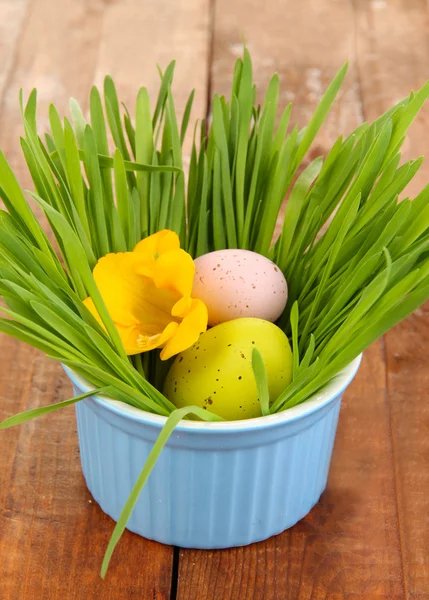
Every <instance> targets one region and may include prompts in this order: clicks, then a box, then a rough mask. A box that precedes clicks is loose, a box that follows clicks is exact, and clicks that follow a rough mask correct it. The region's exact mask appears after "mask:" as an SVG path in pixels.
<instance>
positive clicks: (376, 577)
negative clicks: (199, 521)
mask: <svg viewBox="0 0 429 600" xmlns="http://www.w3.org/2000/svg"><path fill="white" fill-rule="evenodd" d="M387 4H388V3H385V2H369V1H368V2H356V3H355V6H353V4H346V3H343V2H335V1H334V2H330V3H327V2H320V1H319V2H314V1H313V2H311V1H307V0H306V1H304V2H300V3H291V4H288V6H287V17H285V18H282V15H281V6H280V3H278V2H275V1H270V2H265V3H264V9H263V10H261V6H260V3H259V2H244V0H243V1H242V2H240V1H236V2H228V1H227V0H225V1H224V0H217V2H216V21H215V44H214V62H213V65H212V78H213V82H212V87H213V89H214V90H215V91H220V92H221V93H228V88H229V80H230V72H231V68H232V65H233V62H234V60H235V59H236V57H237V55H238V54H239V52H240V47H241V46H240V42H241V33H242V34H243V36H244V38H245V40H246V43H247V45H248V47H249V49H250V51H251V53H252V58H253V61H254V72H255V78H256V81H257V83H258V85H260V86H261V88H262V89H264V88H266V85H267V83H268V78H269V76H270V75H271V73H272V72H273V71H274V70H277V71H278V72H279V74H280V79H281V85H282V88H283V89H285V88H286V91H285V92H284V100H285V101H289V100H293V101H294V103H296V107H295V106H294V112H293V120H294V122H296V123H299V125H300V126H303V125H304V124H305V123H306V121H307V120H308V117H309V116H310V115H311V113H312V112H313V110H314V108H315V105H316V103H317V101H318V100H319V98H320V95H321V93H322V90H323V89H324V88H325V87H326V85H327V84H328V82H329V80H330V79H331V78H332V77H333V75H334V73H335V72H336V70H337V69H338V68H339V66H340V65H341V64H342V63H343V62H345V61H346V60H347V59H348V60H350V61H351V69H350V72H349V75H348V79H347V83H346V87H345V91H344V92H343V94H342V95H341V96H340V97H339V99H338V100H337V102H336V104H335V106H334V109H333V111H332V114H331V116H330V118H329V119H328V121H327V123H326V125H325V126H324V127H323V130H322V132H321V134H320V135H319V137H318V140H317V143H316V147H315V149H313V154H312V155H313V156H314V155H315V154H325V152H326V149H327V148H329V146H330V145H331V144H332V142H333V141H334V139H335V138H336V137H337V135H338V134H339V133H341V132H345V133H347V132H349V131H350V130H351V129H353V128H354V127H355V126H356V125H357V124H359V123H360V122H362V121H363V120H364V119H373V118H375V117H376V116H378V115H379V114H381V113H382V112H383V111H384V110H386V109H387V108H389V106H391V105H392V104H393V103H394V102H395V101H397V100H398V99H400V98H401V97H403V96H404V95H406V94H408V93H409V90H410V89H412V88H414V89H416V88H417V87H418V86H419V85H421V84H422V83H424V80H425V79H426V77H427V74H426V75H425V70H424V66H423V65H424V57H426V59H427V56H428V52H427V50H426V44H427V42H426V41H424V40H423V39H422V46H420V47H419V48H416V49H414V50H413V49H412V47H411V46H412V45H413V44H412V42H411V39H410V38H411V37H412V31H417V39H418V40H420V37H419V36H422V38H423V37H424V35H425V29H424V28H423V27H418V26H417V21H418V19H420V20H421V21H422V22H424V21H425V13H424V6H423V4H424V3H423V2H421V3H419V2H414V3H412V7H410V6H409V5H406V4H404V3H402V8H401V7H399V5H400V4H401V3H399V2H397V3H389V7H388V6H387ZM391 4H393V6H394V7H395V9H396V11H395V12H396V17H397V18H398V19H399V21H401V19H403V20H405V25H404V27H403V28H402V27H401V25H400V24H396V26H395V27H394V28H393V29H394V31H393V35H392V37H391V38H389V33H390V28H389V25H388V24H386V23H384V25H383V17H382V16H381V15H380V17H378V13H377V11H379V12H382V11H383V10H384V9H386V11H387V10H390V11H391V12H392V8H391ZM395 4H396V6H395ZM285 10H286V9H285ZM401 12H402V14H401ZM242 14H246V19H245V20H244V27H243V29H242V30H240V29H239V28H238V27H237V22H238V18H239V17H238V16H239V15H242ZM310 14H311V17H310ZM374 14H376V15H377V16H376V17H374ZM375 18H377V19H378V21H377V25H378V29H377V28H376V27H375V21H374V19H375ZM391 18H392V19H393V16H392V15H391ZM426 18H427V17H426ZM241 23H243V21H241ZM241 23H240V26H241ZM371 23H372V25H371V26H370V25H369V24H371ZM392 25H393V24H392ZM406 35H408V36H410V37H409V39H408V41H407V43H406V46H405V48H406V49H408V54H406V52H407V50H406V49H405V50H404V49H403V48H402V49H398V48H397V47H395V48H394V47H393V46H395V45H396V46H397V45H399V46H400V45H401V41H405V40H404V38H405V36H406ZM401 36H402V37H401ZM401 52H402V55H400V53H401ZM392 56H394V57H395V56H396V59H393V60H392ZM395 60H397V61H398V63H399V67H398V69H397V70H398V72H399V73H398V74H395V76H394V77H392V81H390V79H389V74H390V73H391V72H393V71H394V70H395V67H394V65H395ZM416 61H417V63H418V64H417V66H416ZM419 61H420V62H419ZM370 63H371V64H372V65H373V70H371V69H370V68H369V66H368V65H369V64H370ZM411 64H412V65H413V66H412V68H411V69H409V71H411V73H412V74H411V76H410V72H409V71H408V73H407V77H402V76H401V73H402V71H404V72H405V71H407V70H408V66H409V65H411ZM419 65H420V67H419ZM375 71H376V72H377V73H378V74H380V73H384V72H386V74H385V77H384V79H383V84H384V86H383V87H382V88H381V87H379V86H378V79H377V77H376V76H374V72H375ZM322 73H323V75H321V74H322ZM325 76H326V80H325V79H324V77H325ZM380 79H381V78H380ZM380 86H381V84H380ZM381 89H382V90H383V91H382V92H381V91H380V90H381ZM378 93H380V94H381V95H382V96H379V97H378V100H377V94H378ZM428 110H429V108H428V109H425V111H424V112H423V114H422V116H421V117H420V118H419V119H420V120H419V121H417V123H416V124H415V126H414V127H413V128H412V130H411V132H410V135H409V138H408V139H407V142H406V154H407V156H418V155H419V154H420V153H422V151H424V150H426V151H427V141H426V142H425V133H424V132H425V131H427V129H426V128H425V129H423V128H422V124H426V125H427V116H426V114H427V112H428ZM425 144H426V147H425ZM427 180H428V171H427V170H423V171H422V173H421V175H420V180H419V181H418V182H417V187H415V189H419V186H420V187H421V185H422V184H423V183H425V182H426V181H427ZM414 318H415V317H412V318H411V319H410V320H408V321H407V322H406V323H405V324H403V325H402V326H401V329H399V330H398V331H402V330H403V331H404V333H403V335H404V336H405V335H407V334H406V332H407V331H408V329H409V328H412V322H413V319H414ZM421 321H423V322H425V323H427V316H426V321H425V318H424V317H423V316H422V317H421ZM426 327H427V325H426ZM420 332H421V333H420V337H419V338H418V340H414V342H415V343H414V344H413V345H414V347H415V345H416V344H420V347H424V341H423V340H424V339H425V338H424V335H425V334H426V336H427V330H424V329H423V330H422V329H421V328H420ZM395 335H398V333H395V332H392V333H391V334H390V337H391V336H395ZM390 337H388V338H387V339H388V340H390ZM427 339H428V338H427V337H426V340H427ZM387 347H388V348H390V341H389V342H388V346H387ZM412 360H413V351H412V349H411V346H409V354H408V362H407V365H408V364H409V363H410V362H411V361H412ZM424 364H427V359H426V357H422V358H421V361H420V367H416V369H417V371H418V372H419V373H420V379H417V381H418V382H419V383H418V386H419V387H418V390H420V396H419V398H420V403H419V401H418V400H417V399H416V400H415V402H414V404H413V406H414V412H413V415H412V417H411V416H410V417H408V419H409V424H408V425H407V426H406V427H404V428H403V431H402V435H399V436H398V437H397V439H396V440H395V436H396V434H397V432H396V431H395V430H394V428H395V424H396V428H397V429H398V428H399V427H400V426H401V425H402V426H403V419H402V418H401V417H404V415H403V413H404V412H406V410H407V409H406V405H405V402H402V403H399V402H398V403H397V404H395V406H396V412H395V410H393V409H392V408H391V402H392V400H389V399H388V397H387V396H386V387H385V386H386V380H387V381H388V382H389V386H390V387H389V397H390V389H391V387H393V382H392V374H391V372H390V363H389V362H388V367H389V372H387V371H386V362H385V352H384V345H383V343H382V342H380V343H378V344H376V345H374V346H373V347H372V348H371V349H370V350H369V351H368V352H367V353H366V356H365V359H364V362H363V364H362V367H361V370H360V373H359V374H358V377H357V379H356V382H355V383H354V384H353V385H352V386H351V388H350V390H348V392H347V393H346V396H345V402H344V406H343V409H342V415H341V419H340V426H339V431H338V437H337V441H336V446H335V451H334V458H333V464H332V470H331V474H330V479H329V484H328V489H327V491H326V492H325V494H324V495H323V496H322V499H321V502H320V504H319V505H318V506H317V507H316V508H315V509H314V510H313V511H312V512H311V513H310V515H309V516H308V517H307V519H305V520H304V521H303V522H301V523H299V524H298V525H297V526H296V527H294V528H292V529H291V530H290V531H288V532H285V533H284V534H282V535H280V536H278V537H277V538H275V540H268V541H267V542H265V543H261V544H256V545H254V546H249V547H247V548H239V549H233V550H227V551H219V552H211V553H203V552H197V551H187V550H182V551H181V553H180V563H179V586H178V595H177V597H178V599H179V600H190V599H191V598H194V597H197V598H201V599H207V600H208V599H209V598H210V599H212V598H213V599H214V600H223V599H230V598H231V599H232V598H241V597H243V598H251V599H255V600H259V599H266V598H267V599H277V598H288V599H293V600H295V599H298V600H301V599H302V600H304V599H305V600H307V599H311V600H318V599H319V598H320V599H322V598H323V599H325V598H329V599H335V600H336V599H340V598H353V599H357V598H359V599H360V598H362V599H366V598H386V599H388V598H389V599H390V598H397V599H398V600H399V599H401V598H414V596H413V593H423V594H424V593H426V596H424V595H423V596H421V598H423V597H428V596H429V582H428V581H427V579H426V577H427V567H426V566H425V561H424V559H423V557H424V556H427V549H428V548H427V541H426V540H427V533H428V530H427V525H426V520H425V519H423V526H422V519H420V518H418V517H416V512H413V511H412V510H411V508H414V509H417V510H418V509H419V508H420V509H423V511H422V512H419V514H423V515H425V514H426V513H427V505H426V504H425V503H426V497H425V494H424V492H423V490H424V489H426V490H427V489H429V487H428V481H427V477H426V475H423V473H425V474H426V473H427V441H426V440H425V432H427V423H426V421H423V423H422V424H421V425H420V426H419V425H418V422H420V423H421V420H419V417H420V415H421V412H420V411H421V410H422V409H421V403H422V395H423V390H424V383H423V382H427V376H425V375H424V371H423V370H422V369H423V365H424ZM419 369H420V371H419ZM407 376H408V373H407V369H406V368H404V369H403V370H402V372H401V376H400V377H401V382H402V383H401V384H398V388H399V389H401V386H402V387H403V390H404V393H406V392H405V390H407V389H408V388H407ZM425 377H426V378H425ZM395 383H396V382H395ZM418 390H417V392H416V393H417V395H418ZM393 397H394V396H392V399H393ZM399 405H400V407H401V409H402V410H401V411H400V409H399V408H398V406H399ZM391 410H392V411H393V412H392V415H391ZM424 414H425V412H424V411H423V414H422V415H421V417H422V418H423V419H424ZM395 418H396V421H395ZM410 430H412V431H413V432H414V433H415V436H416V437H415V443H414V446H412V447H411V446H410V445H409V443H408V446H407V447H406V449H408V452H407V451H406V450H405V453H406V454H407V455H408V457H409V458H410V460H412V458H413V457H414V460H415V461H417V459H418V457H421V458H420V459H419V461H417V463H416V464H418V465H419V467H418V468H417V469H411V470H410V469H407V466H408V465H409V463H408V462H407V460H406V459H405V458H404V459H403V460H402V461H399V465H400V466H401V472H399V469H400V467H399V466H398V459H397V456H398V454H399V453H400V452H402V453H403V452H404V449H403V448H402V446H406V444H407V442H406V440H407V439H408V435H409V431H410ZM392 433H393V438H394V439H393V440H392ZM401 440H402V445H400V443H401ZM402 455H403V454H402ZM425 457H426V458H425ZM405 471H406V472H407V473H408V476H407V477H405V473H404V472H405ZM407 478H408V481H409V482H410V483H411V482H413V483H414V489H415V493H414V494H413V493H409V492H407V488H406V486H405V485H403V484H402V481H403V482H404V483H405V481H406V480H407ZM398 479H399V480H401V483H400V484H399V485H398ZM414 479H415V481H414ZM397 493H398V498H399V503H398V502H397V497H396V494H397ZM401 493H402V494H403V495H404V499H402V498H401ZM401 502H402V503H403V506H402V505H401ZM406 503H408V506H405V504H406ZM425 508H426V511H425V510H424V509H425ZM402 530H406V533H405V534H403V533H402ZM405 540H408V546H407V548H405V546H404V544H405ZM412 540H416V541H417V544H416V545H413V544H412ZM404 551H408V553H409V556H408V557H406V556H405V554H404ZM408 571H409V572H408ZM411 580H413V581H414V580H416V581H415V586H416V587H415V588H413V589H411ZM422 590H426V592H424V591H422ZM416 597H418V598H420V596H416Z"/></svg>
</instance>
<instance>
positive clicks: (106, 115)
mask: <svg viewBox="0 0 429 600" xmlns="http://www.w3.org/2000/svg"><path fill="white" fill-rule="evenodd" d="M174 68H175V63H174V61H173V62H171V63H170V64H169V65H168V66H167V68H166V69H165V71H164V72H162V71H161V70H160V71H159V72H160V86H159V93H158V97H157V99H156V100H155V104H154V106H151V102H150V98H149V95H148V92H147V90H146V89H145V88H141V89H140V90H139V91H138V94H137V100H136V107H135V114H134V115H133V114H132V113H131V112H130V111H129V110H128V109H127V108H126V107H125V106H124V105H121V103H120V100H119V98H118V94H117V91H116V88H115V84H114V82H113V80H112V79H111V78H110V77H106V79H105V82H104V86H103V90H99V89H97V88H96V87H94V88H93V89H92V91H91V95H90V111H89V119H88V120H87V119H86V118H85V116H84V114H83V112H82V110H81V108H80V106H79V104H78V102H77V101H76V100H73V99H72V100H71V102H70V114H71V119H70V120H69V119H67V118H64V119H62V118H61V116H60V115H59V114H58V111H57V110H56V108H55V107H54V106H51V107H50V109H49V123H50V131H49V132H48V133H47V134H46V135H45V136H44V138H42V137H41V136H40V134H39V133H38V131H37V92H36V90H33V92H32V93H31V94H30V96H29V98H28V100H27V102H26V103H24V99H23V95H22V93H21V95H20V104H21V111H22V119H23V124H24V136H23V138H22V139H21V147H22V151H23V154H24V157H25V160H26V163H27V166H28V169H29V172H30V175H31V177H32V180H33V185H34V189H33V191H31V192H30V196H31V197H32V198H33V199H34V200H35V201H36V202H37V203H38V204H39V206H40V207H41V209H42V210H43V212H44V213H45V215H46V218H47V220H48V223H49V225H50V227H51V230H52V234H53V237H54V239H55V244H51V242H50V238H49V237H48V236H47V235H46V233H45V232H44V231H43V229H42V227H41V226H40V224H39V223H38V221H37V219H36V217H35V216H34V213H33V212H32V210H31V207H30V204H29V202H28V197H26V195H25V194H24V192H23V191H22V189H21V187H20V185H19V183H18V182H17V180H16V178H15V175H14V174H13V172H12V170H11V168H10V167H9V165H8V163H7V160H6V158H5V157H4V155H3V154H2V153H1V152H0V198H1V199H2V201H3V204H4V206H5V209H6V210H0V296H1V297H2V298H3V300H4V302H5V304H6V307H5V308H1V310H2V311H3V312H4V313H5V314H6V316H7V318H2V319H0V331H2V332H4V333H7V334H8V335H13V336H14V337H16V338H18V339H20V340H22V341H23V342H26V343H29V344H31V345H33V346H35V347H37V348H39V349H40V350H42V351H43V352H45V353H46V354H47V355H48V356H50V357H52V358H54V359H55V360H59V361H61V362H62V363H63V364H65V365H66V366H68V367H70V368H71V369H73V370H74V371H75V372H76V373H78V374H79V375H81V376H83V377H85V378H86V379H87V380H88V381H89V382H90V383H91V384H92V385H93V386H94V391H93V392H91V394H107V395H109V396H110V397H112V398H115V399H117V400H120V401H122V402H126V403H128V404H130V405H132V406H134V407H136V408H139V409H141V410H145V411H149V412H152V413H157V414H160V415H163V416H165V417H166V419H167V420H166V425H165V427H164V429H163V430H162V433H161V434H160V437H159V439H158V440H157V442H156V444H155V445H154V448H153V450H152V453H151V455H150V457H149V459H148V461H147V462H146V464H145V466H144V468H143V470H142V473H141V475H140V477H139V479H138V481H137V482H136V485H135V488H134V489H133V491H132V493H131V495H130V498H129V500H128V501H127V503H126V505H125V507H124V510H123V512H122V514H121V517H120V519H119V520H118V524H117V526H116V528H115V531H114V534H113V536H112V539H111V542H110V544H109V547H108V550H107V553H106V557H105V560H104V562H103V568H102V574H103V576H104V575H105V573H106V570H107V566H108V562H109V560H110V556H111V554H112V552H113V550H114V548H115V546H116V544H117V542H118V540H119V538H120V536H121V534H122V532H123V530H124V528H125V526H126V523H127V520H128V518H129V516H130V514H131V511H132V509H133V507H134V505H135V502H136V501H137V499H138V496H139V493H140V491H141V489H142V487H143V485H144V483H145V481H146V480H147V477H148V476H149V474H150V472H151V470H152V468H153V466H154V464H155V462H156V459H157V457H158V456H159V453H160V452H161V450H162V448H163V446H164V445H165V443H166V442H167V440H168V438H169V436H170V435H171V432H172V431H173V430H174V427H175V426H176V425H177V423H178V422H179V421H180V420H181V419H182V418H187V417H188V415H190V414H193V415H196V416H198V417H199V418H200V419H203V420H206V421H214V420H219V417H217V416H216V415H214V414H212V413H210V412H208V411H202V410H201V409H199V408H198V407H188V408H187V409H181V410H177V409H176V407H175V406H174V405H173V404H172V403H171V402H170V401H169V400H168V399H167V398H166V397H165V396H164V395H163V394H162V393H161V392H160V391H159V389H160V388H161V386H162V381H163V378H164V376H165V369H166V366H167V367H168V364H167V365H165V364H164V363H161V361H160V359H159V357H158V352H157V351H152V352H150V353H147V354H144V355H141V356H136V357H133V358H132V359H130V358H129V357H127V356H126V354H125V352H124V349H123V347H122V343H121V340H120V338H119V335H118V333H117V331H116V328H115V326H114V324H113V322H112V320H111V318H110V316H109V314H108V311H107V309H106V307H105V305H104V302H103V299H102V297H101V295H100V293H99V291H98V289H97V286H96V285H95V281H94V278H93V276H92V270H93V268H94V266H95V264H96V262H97V260H98V259H99V258H100V257H101V256H104V255H105V254H107V253H109V252H121V251H127V250H132V249H133V248H134V246H135V245H136V244H137V242H138V241H140V240H141V239H143V238H144V237H146V236H148V235H151V234H153V233H155V232H156V231H159V230H160V229H163V228H169V229H172V230H174V231H176V232H177V233H178V235H179V236H180V240H181V244H182V247H183V248H185V249H186V250H187V251H188V252H189V253H190V254H191V255H192V256H193V257H197V256H200V255H201V254H205V253H207V252H210V251H212V250H219V249H224V248H244V249H248V250H253V251H255V252H259V253H260V254H262V255H264V256H266V257H268V258H270V259H272V260H273V261H274V262H275V263H276V264H277V265H278V266H279V267H280V269H281V271H282V272H283V273H284V275H285V277H286V279H287V281H288V286H289V298H288V304H287V306H286V308H285V311H284V313H283V315H282V316H281V317H280V319H279V321H278V325H279V326H280V327H281V328H282V329H283V330H284V331H285V332H286V334H287V335H288V336H289V337H290V338H291V340H292V345H293V351H294V362H293V380H292V382H291V384H290V385H289V386H288V387H287V388H286V389H285V390H284V391H283V392H282V394H281V395H280V396H279V398H277V399H276V400H275V401H274V402H273V403H272V404H271V405H269V400H268V396H267V381H266V373H265V365H264V362H263V357H262V356H261V355H260V353H259V352H258V350H257V349H255V350H254V353H253V365H252V366H253V370H254V375H255V380H256V383H257V386H258V390H259V393H260V394H259V395H260V399H261V410H262V412H263V414H270V413H275V412H278V411H281V410H286V409H288V408H290V407H292V406H295V405H296V404H298V403H301V402H304V401H305V400H306V399H308V398H309V397H311V396H312V395H313V394H314V393H315V392H317V391H318V390H320V389H321V388H322V387H323V386H324V385H326V384H327V383H328V382H329V381H330V380H331V379H332V378H333V377H334V376H335V375H336V374H337V373H338V372H339V371H340V370H341V369H343V368H344V367H345V366H347V365H348V364H349V363H350V362H351V361H352V360H353V359H354V358H356V357H357V356H358V355H359V354H360V353H361V352H362V351H363V350H364V349H365V348H366V347H368V346H369V345H370V344H371V343H372V342H373V341H374V340H376V339H377V338H378V337H379V336H381V335H383V334H384V333H385V332H386V331H387V330H388V329H390V328H391V327H393V326H394V325H395V324H396V323H398V322H399V321H400V320H402V319H404V318H405V317H406V316H407V315H409V314H410V313H411V312H412V311H413V310H415V309H416V308H417V307H418V306H419V305H420V304H422V303H423V302H425V300H427V299H428V298H429V186H426V187H425V188H424V189H423V190H422V191H421V193H420V194H418V196H417V197H416V198H415V199H413V200H410V199H408V198H406V199H404V200H402V201H401V202H399V201H398V198H399V196H400V194H401V193H402V192H403V190H404V189H405V188H406V186H407V184H408V183H409V182H410V181H411V179H412V178H413V177H414V175H415V174H416V172H417V171H418V169H419V168H420V166H421V163H422V159H421V158H419V159H417V160H411V161H408V162H405V163H404V164H401V165H400V162H401V156H400V153H399V150H400V147H401V144H402V142H403V141H404V139H405V135H406V132H407V129H408V127H409V126H410V124H411V123H412V121H413V119H414V118H415V117H416V115H417V113H418V111H419V110H420V109H421V107H422V106H423V104H424V102H425V101H426V99H427V97H428V95H429V82H428V83H427V84H425V85H424V86H423V87H422V88H421V89H420V90H419V91H417V92H416V93H411V94H410V96H409V97H408V98H405V99H404V100H402V101H401V102H399V103H398V104H397V105H396V106H394V107H393V108H392V109H390V110H389V111H387V113H385V114H384V115H382V116H381V117H379V118H378V119H377V120H376V121H374V122H373V123H365V124H363V125H361V126H359V127H358V128H357V129H356V130H355V131H354V132H352V133H351V134H350V135H348V136H347V137H345V138H343V137H342V136H340V137H339V138H338V139H337V141H336V142H335V143H334V145H333V146H332V148H331V150H330V151H329V153H328V155H327V156H326V157H325V158H323V157H318V158H316V159H315V160H313V161H312V162H311V163H309V164H307V162H306V158H305V157H306V155H307V152H308V150H309V148H310V147H311V144H312V142H313V140H314V138H315V137H316V135H317V133H318V131H319V129H320V127H321V126H322V125H323V122H324V120H325V118H326V116H327V114H328V112H329V110H330V108H331V106H332V104H333V102H334V101H335V98H336V96H337V94H338V91H339V89H340V87H341V84H342V83H343V80H344V78H345V75H346V71H347V65H344V67H342V68H341V69H340V71H339V72H338V74H337V75H336V76H335V78H334V80H333V81H332V83H331V85H330V86H329V87H328V89H327V90H326V92H325V94H324V95H323V97H322V99H321V101H320V103H319V106H318V107H317V109H316V111H315V113H314V115H313V117H312V118H311V119H310V122H309V123H308V125H307V126H306V127H304V128H303V129H301V130H300V129H299V128H298V127H297V126H295V127H293V128H291V127H290V126H289V124H290V119H291V111H292V106H291V105H288V106H286V107H285V108H284V109H282V111H281V110H279V78H278V76H277V75H274V76H273V77H272V79H271V81H270V83H269V85H268V89H267V92H266V96H265V99H264V102H263V103H262V106H259V105H257V104H256V103H255V90H256V88H255V84H254V82H253V76H252V61H251V57H250V54H249V52H248V51H247V49H245V50H244V54H243V57H242V58H240V59H239V60H237V62H236V65H235V68H234V74H233V80H232V87H231V94H230V97H229V98H225V97H224V96H218V95H215V96H214V98H213V103H212V106H213V115H212V118H211V122H210V125H209V126H208V124H207V122H206V121H205V120H203V121H201V122H200V123H197V124H196V125H195V129H194V136H193V140H194V141H193V145H192V151H191V157H190V166H189V171H188V173H187V178H185V173H184V170H183V159H182V145H183V143H184V139H185V137H186V133H187V129H188V126H189V123H190V115H191V109H192V104H193V98H194V92H193V91H192V92H191V93H190V95H189V99H188V102H187V104H186V107H185V111H184V115H183V118H182V120H181V122H180V123H179V122H178V119H177V116H176V109H175V104H174V97H173V94H172V90H171V85H172V81H173V76H174ZM185 179H186V180H187V182H188V183H187V186H186V185H185ZM286 197H287V198H288V202H287V205H286V209H285V214H284V219H283V223H281V232H280V235H279V237H278V239H276V240H275V241H274V243H273V235H274V231H275V229H276V224H277V223H279V218H280V214H281V209H282V206H283V203H284V200H285V198H286ZM88 296H90V297H91V298H92V300H93V301H94V304H95V306H96V308H97V310H98V312H99V314H100V316H101V319H102V321H103V324H104V327H102V326H100V324H99V323H98V322H97V321H96V320H95V319H94V317H93V316H92V314H91V313H90V312H89V311H88V310H87V308H86V306H85V305H84V304H83V302H82V301H83V300H84V299H85V298H86V297H88ZM87 396H88V394H83V395H82V396H78V397H76V398H73V399H71V400H66V401H64V402H61V403H59V404H56V405H52V406H47V407H42V408H38V409H33V410H31V411H27V412H26V413H21V414H20V415H16V416H13V417H10V418H9V419H6V421H4V422H3V423H2V424H0V428H6V427H10V426H12V425H16V424H19V423H22V422H24V421H27V420H28V419H30V418H33V417H36V416H39V415H42V414H46V413H49V412H52V411H53V410H56V409H57V408H61V407H62V406H67V405H69V404H72V403H75V402H78V401H81V400H84V399H85V398H86V397H87Z"/></svg>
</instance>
